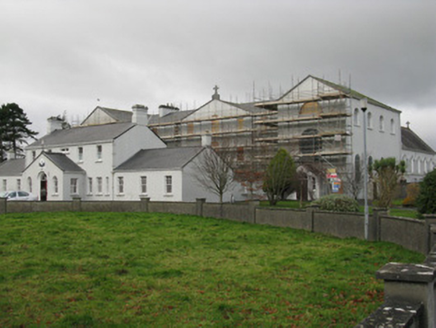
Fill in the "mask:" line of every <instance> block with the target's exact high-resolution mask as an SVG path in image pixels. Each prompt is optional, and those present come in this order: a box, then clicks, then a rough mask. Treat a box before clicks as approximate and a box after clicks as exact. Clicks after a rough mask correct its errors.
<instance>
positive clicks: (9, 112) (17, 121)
mask: <svg viewBox="0 0 436 328" xmlns="http://www.w3.org/2000/svg"><path fill="white" fill-rule="evenodd" d="M31 124H32V123H31V122H30V121H29V118H28V117H27V115H26V113H25V112H24V111H23V109H22V108H20V106H18V105H17V104H15V103H9V104H3V105H2V106H1V108H0V157H1V160H2V161H3V159H4V154H5V152H6V151H8V150H12V151H13V152H14V154H15V156H17V154H19V153H20V152H22V151H23V148H22V147H21V145H22V144H23V143H24V144H27V139H28V138H33V139H35V136H36V135H37V134H38V133H37V132H35V131H32V130H30V129H29V128H28V126H29V125H31Z"/></svg>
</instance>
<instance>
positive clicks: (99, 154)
mask: <svg viewBox="0 0 436 328" xmlns="http://www.w3.org/2000/svg"><path fill="white" fill-rule="evenodd" d="M102 151H103V147H102V146H101V145H98V146H97V161H101V159H102Z"/></svg>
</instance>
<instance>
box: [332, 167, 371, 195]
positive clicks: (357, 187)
mask: <svg viewBox="0 0 436 328" xmlns="http://www.w3.org/2000/svg"><path fill="white" fill-rule="evenodd" d="M364 173H365V172H364V170H363V161H362V160H361V161H360V162H359V164H358V165H355V167H354V172H353V171H352V170H348V169H346V168H345V167H343V168H341V169H339V170H338V176H339V177H340V178H341V180H342V186H343V188H344V191H345V193H346V194H348V195H351V196H352V197H353V198H354V199H356V200H357V198H358V197H359V194H360V192H361V191H362V189H363V181H364V175H365V174H364Z"/></svg>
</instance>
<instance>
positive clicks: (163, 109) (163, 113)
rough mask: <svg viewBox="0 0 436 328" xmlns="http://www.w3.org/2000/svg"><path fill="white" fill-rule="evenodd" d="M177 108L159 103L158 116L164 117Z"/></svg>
mask: <svg viewBox="0 0 436 328" xmlns="http://www.w3.org/2000/svg"><path fill="white" fill-rule="evenodd" d="M178 110H179V109H178V108H177V107H175V106H173V105H170V104H166V105H160V106H159V117H164V116H166V115H168V114H170V113H175V112H177V111H178Z"/></svg>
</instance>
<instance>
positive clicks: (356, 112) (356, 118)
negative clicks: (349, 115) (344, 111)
mask: <svg viewBox="0 0 436 328" xmlns="http://www.w3.org/2000/svg"><path fill="white" fill-rule="evenodd" d="M359 124H360V122H359V108H354V125H356V126H359Z"/></svg>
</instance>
